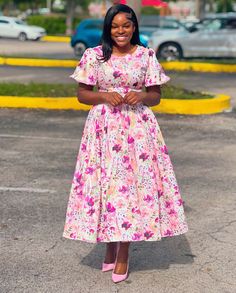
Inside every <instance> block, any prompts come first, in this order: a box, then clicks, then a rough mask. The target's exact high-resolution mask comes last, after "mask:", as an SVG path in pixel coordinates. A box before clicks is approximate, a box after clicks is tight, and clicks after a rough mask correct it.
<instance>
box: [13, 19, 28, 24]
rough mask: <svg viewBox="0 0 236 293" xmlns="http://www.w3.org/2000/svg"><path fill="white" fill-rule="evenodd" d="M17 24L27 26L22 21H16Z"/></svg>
mask: <svg viewBox="0 0 236 293" xmlns="http://www.w3.org/2000/svg"><path fill="white" fill-rule="evenodd" d="M15 23H17V24H20V25H26V22H24V21H22V20H15Z"/></svg>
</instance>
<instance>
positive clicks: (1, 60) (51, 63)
mask: <svg viewBox="0 0 236 293" xmlns="http://www.w3.org/2000/svg"><path fill="white" fill-rule="evenodd" d="M78 62H79V61H78V60H58V59H36V58H8V57H0V65H11V66H36V67H67V68H71V67H72V68H74V67H75V66H76V65H77V64H78ZM161 64H162V65H163V67H164V69H165V70H174V71H197V72H229V73H233V72H236V64H209V63H198V62H180V61H178V62H177V61H176V62H175V61H171V62H162V63H161Z"/></svg>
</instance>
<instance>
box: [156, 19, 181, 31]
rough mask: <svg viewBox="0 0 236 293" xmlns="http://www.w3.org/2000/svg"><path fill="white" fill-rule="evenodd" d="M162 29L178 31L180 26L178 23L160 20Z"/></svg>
mask: <svg viewBox="0 0 236 293" xmlns="http://www.w3.org/2000/svg"><path fill="white" fill-rule="evenodd" d="M160 28H164V29H178V28H179V24H178V23H177V22H176V21H172V20H167V19H161V20H160Z"/></svg>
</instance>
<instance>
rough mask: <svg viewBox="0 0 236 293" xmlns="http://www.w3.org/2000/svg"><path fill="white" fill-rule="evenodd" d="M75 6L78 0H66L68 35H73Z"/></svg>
mask: <svg viewBox="0 0 236 293" xmlns="http://www.w3.org/2000/svg"><path fill="white" fill-rule="evenodd" d="M75 8H76V0H67V1H66V35H72V30H73V27H72V26H73V20H74V16H75Z"/></svg>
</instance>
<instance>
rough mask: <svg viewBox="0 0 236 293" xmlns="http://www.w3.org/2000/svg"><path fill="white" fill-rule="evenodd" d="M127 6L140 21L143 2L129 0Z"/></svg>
mask: <svg viewBox="0 0 236 293" xmlns="http://www.w3.org/2000/svg"><path fill="white" fill-rule="evenodd" d="M127 5H129V6H130V7H132V8H133V10H134V11H135V13H136V15H137V18H138V19H139V18H140V12H141V0H127Z"/></svg>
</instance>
